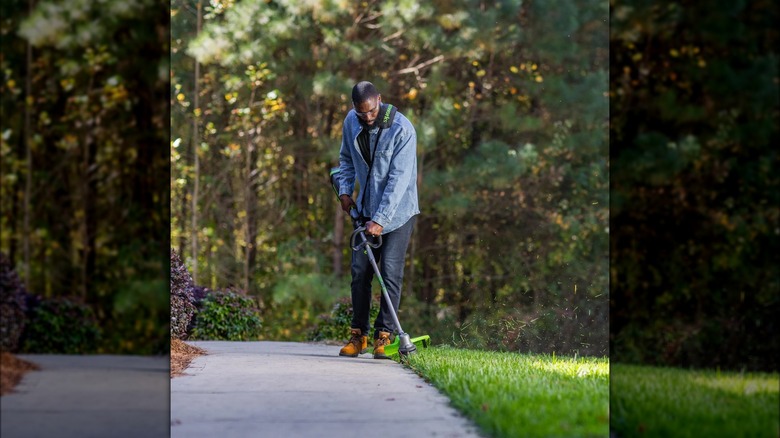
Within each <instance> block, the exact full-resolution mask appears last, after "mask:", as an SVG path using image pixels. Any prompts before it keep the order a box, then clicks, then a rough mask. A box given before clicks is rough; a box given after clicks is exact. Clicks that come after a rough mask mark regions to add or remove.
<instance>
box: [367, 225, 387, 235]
mask: <svg viewBox="0 0 780 438" xmlns="http://www.w3.org/2000/svg"><path fill="white" fill-rule="evenodd" d="M382 230H384V227H383V226H381V225H379V224H378V223H376V222H374V221H368V222H366V233H368V234H369V235H371V236H374V237H376V236H379V235H380V234H382Z"/></svg>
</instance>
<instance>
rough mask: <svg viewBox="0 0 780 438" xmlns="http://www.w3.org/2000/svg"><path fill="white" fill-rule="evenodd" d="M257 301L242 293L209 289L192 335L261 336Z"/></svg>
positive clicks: (238, 338)
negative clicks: (211, 290)
mask: <svg viewBox="0 0 780 438" xmlns="http://www.w3.org/2000/svg"><path fill="white" fill-rule="evenodd" d="M260 328H261V321H260V313H259V310H258V308H257V302H256V301H255V300H253V299H252V298H250V297H247V296H245V295H242V294H240V293H237V292H234V291H231V290H225V291H213V292H211V293H209V294H208V295H207V296H206V298H205V299H204V300H203V301H202V303H201V310H200V311H199V312H198V316H197V317H196V319H195V328H194V329H193V331H192V338H193V339H202V340H226V341H248V340H256V339H257V338H258V336H260Z"/></svg>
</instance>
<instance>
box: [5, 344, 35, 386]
mask: <svg viewBox="0 0 780 438" xmlns="http://www.w3.org/2000/svg"><path fill="white" fill-rule="evenodd" d="M37 369H40V368H39V367H38V365H35V364H34V363H30V362H27V361H26V360H22V359H19V358H18V357H16V356H14V355H13V354H11V353H7V352H3V353H2V355H1V357H0V395H5V394H8V393H11V392H13V389H14V387H15V386H16V385H17V384H18V383H19V382H21V381H22V376H24V374H25V373H27V372H29V371H33V370H37Z"/></svg>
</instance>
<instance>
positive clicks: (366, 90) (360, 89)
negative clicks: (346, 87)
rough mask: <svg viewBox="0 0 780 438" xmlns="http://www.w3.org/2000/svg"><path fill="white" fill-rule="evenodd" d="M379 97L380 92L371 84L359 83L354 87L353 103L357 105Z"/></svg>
mask: <svg viewBox="0 0 780 438" xmlns="http://www.w3.org/2000/svg"><path fill="white" fill-rule="evenodd" d="M377 96H379V91H377V89H376V87H375V86H374V84H372V83H371V82H368V81H362V82H358V83H357V84H355V86H354V87H352V102H353V103H354V104H355V105H359V104H361V103H363V102H365V101H367V100H368V99H372V98H374V97H377Z"/></svg>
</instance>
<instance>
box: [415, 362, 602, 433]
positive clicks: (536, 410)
mask: <svg viewBox="0 0 780 438" xmlns="http://www.w3.org/2000/svg"><path fill="white" fill-rule="evenodd" d="M408 364H409V366H410V367H411V368H412V369H413V370H414V371H416V372H417V373H418V374H420V375H421V376H422V377H423V378H425V379H426V380H427V381H429V382H430V383H431V384H433V385H434V386H435V387H436V388H438V389H439V390H440V391H442V392H443V393H444V394H446V395H447V396H448V397H449V399H450V400H451V402H452V405H453V406H454V407H455V408H456V409H458V410H460V411H461V412H462V413H463V414H464V415H465V416H467V417H469V418H471V419H472V420H473V421H474V422H475V423H476V424H477V426H479V428H480V429H481V430H482V432H483V433H484V434H485V435H487V436H493V437H521V436H522V437H591V436H593V437H597V436H598V437H606V436H609V359H607V358H590V357H579V358H571V357H560V356H557V357H556V356H555V355H531V354H519V353H509V352H496V351H479V350H462V349H456V348H447V347H432V348H428V349H425V350H418V353H417V354H416V355H414V356H412V357H411V358H410V360H409V361H408Z"/></svg>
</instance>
